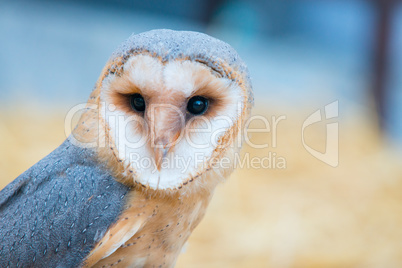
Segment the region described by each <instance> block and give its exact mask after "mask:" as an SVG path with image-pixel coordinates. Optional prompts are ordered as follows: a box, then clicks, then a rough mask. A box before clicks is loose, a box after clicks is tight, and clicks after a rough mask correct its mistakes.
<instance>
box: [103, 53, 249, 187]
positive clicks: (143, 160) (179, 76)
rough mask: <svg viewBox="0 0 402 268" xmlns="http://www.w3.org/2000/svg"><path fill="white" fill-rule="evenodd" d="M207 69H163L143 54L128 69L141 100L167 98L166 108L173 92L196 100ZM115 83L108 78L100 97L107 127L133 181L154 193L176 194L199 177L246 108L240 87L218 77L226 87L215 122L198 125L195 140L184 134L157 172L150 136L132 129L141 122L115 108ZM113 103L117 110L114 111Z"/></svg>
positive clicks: (175, 65)
mask: <svg viewBox="0 0 402 268" xmlns="http://www.w3.org/2000/svg"><path fill="white" fill-rule="evenodd" d="M205 69H208V67H206V66H204V65H203V64H201V63H198V62H190V61H172V62H168V63H167V64H165V65H164V64H162V63H161V62H160V61H159V60H158V59H155V58H153V57H150V56H144V55H139V56H134V57H132V58H130V59H129V60H128V61H127V62H126V63H125V65H124V70H125V72H127V73H128V74H129V79H130V80H131V82H132V83H133V84H135V85H136V87H137V88H139V89H140V91H141V92H142V94H143V95H146V94H161V95H163V94H165V95H166V103H167V104H169V103H168V102H169V98H168V97H169V94H170V93H169V92H172V91H173V92H174V91H176V92H177V91H180V92H181V93H183V95H184V96H185V97H186V98H188V97H190V96H193V95H197V90H199V86H200V85H198V84H196V79H195V74H196V73H197V72H199V71H201V70H205ZM208 71H209V70H208ZM116 79H121V77H119V76H116V75H109V77H107V78H106V79H105V80H104V81H103V84H102V88H101V95H100V98H101V103H103V105H104V107H105V108H106V113H105V117H106V118H105V122H106V123H107V124H108V127H109V129H110V130H109V133H110V135H111V137H112V138H113V140H114V142H115V146H116V148H117V151H118V157H119V158H120V159H121V160H123V161H124V163H125V164H126V165H127V166H129V167H130V168H132V169H133V170H134V171H135V172H133V174H135V175H136V176H137V177H135V178H133V179H135V180H137V181H139V182H140V183H142V184H144V185H149V186H150V187H151V188H154V189H156V188H158V189H169V188H172V189H173V188H176V187H178V186H180V185H181V184H183V182H186V181H188V180H189V179H190V178H191V177H193V176H195V175H197V171H199V170H201V168H202V167H203V165H206V164H207V163H206V160H208V159H209V158H210V157H211V155H212V153H213V151H214V150H215V148H216V146H217V141H218V139H219V137H221V136H222V135H223V134H225V133H226V132H227V131H228V130H229V129H230V128H231V127H232V126H233V124H235V123H236V122H237V120H238V119H239V116H240V114H241V111H242V109H243V105H244V103H243V102H244V100H243V97H242V94H241V90H240V87H239V86H238V85H237V84H235V83H234V82H232V81H230V80H228V79H226V78H218V77H216V78H214V79H219V80H220V81H221V82H223V83H222V86H223V87H225V88H224V92H225V100H226V101H225V106H224V107H223V109H220V111H219V112H217V113H216V115H215V116H214V117H213V118H209V120H208V121H205V124H201V125H200V124H198V125H200V126H199V128H198V129H193V130H191V131H192V132H193V133H192V134H191V135H186V134H184V135H182V137H181V138H180V139H179V140H178V142H177V144H176V145H175V146H174V147H173V148H172V150H170V151H169V152H168V153H167V154H166V156H165V157H164V161H163V163H162V167H161V169H160V171H159V170H158V169H157V168H156V165H155V162H153V161H154V151H153V149H152V146H151V145H150V144H149V143H150V139H149V137H148V136H145V137H144V136H143V134H142V133H141V132H139V131H138V129H136V128H135V127H132V126H130V125H133V124H131V123H130V120H137V119H138V118H139V117H138V116H137V117H136V116H133V115H132V114H127V113H126V112H125V111H122V110H119V108H118V107H117V106H116V105H115V104H114V103H113V98H112V97H111V96H112V94H111V93H112V92H111V90H112V89H111V88H110V85H111V83H113V81H115V80H116ZM111 104H113V105H114V106H112V107H117V108H116V109H110V108H109V107H110V105H111ZM183 105H185V106H186V105H187V104H186V103H184V104H183ZM210 108H211V109H213V108H214V107H210ZM136 118H137V119H136ZM158 120H166V118H163V116H161V117H160V118H157V119H156V122H155V124H160V123H161V122H160V121H158ZM186 131H188V129H187V130H186ZM190 137H191V138H190ZM127 175H129V174H127ZM133 176H134V175H133Z"/></svg>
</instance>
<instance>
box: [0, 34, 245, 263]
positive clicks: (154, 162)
mask: <svg viewBox="0 0 402 268" xmlns="http://www.w3.org/2000/svg"><path fill="white" fill-rule="evenodd" d="M252 103H253V95H252V87H251V82H250V78H249V74H248V70H247V67H246V65H245V64H244V63H243V61H242V60H241V59H240V58H239V56H238V55H237V53H236V52H235V50H234V49H233V48H232V47H230V46H229V45H228V44H226V43H224V42H222V41H220V40H217V39H215V38H212V37H210V36H208V35H206V34H202V33H197V32H185V31H172V30H153V31H149V32H145V33H141V34H137V35H132V36H131V37H130V38H129V39H128V40H127V41H125V42H124V43H123V44H122V45H121V46H120V47H119V48H118V49H117V50H116V51H115V52H114V53H113V54H112V57H111V58H110V59H109V61H108V62H107V64H106V66H105V67H104V69H103V71H102V73H101V75H100V77H99V79H98V81H97V83H96V85H95V88H94V90H93V91H92V93H91V95H90V97H89V100H88V102H87V104H86V108H85V109H84V111H83V112H82V115H81V118H80V119H79V122H78V124H77V126H76V127H75V129H74V130H73V131H72V133H71V135H69V137H68V138H67V139H66V140H65V141H64V143H63V144H62V145H61V146H60V147H58V148H57V149H55V150H54V151H53V152H52V153H50V154H49V155H48V156H47V157H45V158H43V159H42V160H41V161H39V162H38V163H37V164H35V165H34V166H33V167H31V168H30V169H28V170H27V171H26V172H24V173H23V174H22V175H20V176H19V177H17V178H16V179H15V180H14V181H13V182H11V183H10V184H9V185H7V186H6V187H5V188H4V189H3V190H2V191H1V194H0V217H1V222H0V266H1V267H19V266H21V267H22V266H25V267H108V266H112V265H113V266H118V267H173V266H174V264H175V262H176V259H177V257H178V255H179V253H180V251H181V248H182V247H183V245H184V243H185V242H186V241H187V239H188V238H189V236H190V234H191V232H192V231H193V230H194V228H195V227H196V226H197V225H198V224H199V222H200V221H201V219H202V217H203V216H204V214H205V211H206V208H207V206H208V203H209V201H210V199H211V197H212V194H213V191H214V189H215V187H216V185H217V184H218V183H220V182H222V181H224V180H225V178H226V177H228V175H229V174H230V173H231V172H232V170H233V169H234V163H235V158H236V157H235V155H236V154H237V153H238V151H239V149H240V146H241V142H242V136H243V135H242V131H243V130H244V127H245V124H246V120H247V118H248V117H249V114H250V110H251V107H252Z"/></svg>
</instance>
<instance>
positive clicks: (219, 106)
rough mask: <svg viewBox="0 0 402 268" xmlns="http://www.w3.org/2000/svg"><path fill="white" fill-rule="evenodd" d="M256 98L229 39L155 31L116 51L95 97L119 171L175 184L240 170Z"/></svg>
mask: <svg viewBox="0 0 402 268" xmlns="http://www.w3.org/2000/svg"><path fill="white" fill-rule="evenodd" d="M252 101H253V96H252V89H251V84H250V80H249V75H248V71H247V67H246V65H245V64H244V63H243V62H242V60H241V59H240V58H239V56H238V55H237V53H236V52H235V51H234V49H233V48H232V47H230V46H229V45H228V44H226V43H224V42H222V41H219V40H217V39H214V38H212V37H210V36H208V35H205V34H201V33H196V32H179V31H171V30H154V31H150V32H146V33H142V34H138V35H133V36H131V37H130V38H129V39H128V40H127V41H126V42H125V43H123V44H122V45H121V47H120V48H119V49H118V50H117V51H116V52H114V54H113V55H112V57H111V59H110V60H109V62H108V63H107V64H106V66H105V68H104V71H103V72H102V74H101V76H100V78H99V80H98V82H97V84H96V88H95V90H94V91H93V93H92V95H91V98H90V101H89V103H90V104H96V105H97V107H98V111H97V115H98V118H99V119H100V124H99V131H97V132H98V133H97V134H96V135H97V136H98V139H99V140H100V141H99V142H98V145H97V148H98V152H99V154H100V155H101V156H103V159H105V161H107V162H108V164H109V165H110V166H113V167H114V170H115V172H116V173H117V177H120V178H121V179H122V180H124V182H125V183H134V184H141V185H143V186H145V187H149V188H152V189H172V190H175V189H181V188H182V187H184V186H185V185H187V184H194V183H198V184H202V183H203V180H206V178H208V177H211V176H208V174H213V175H214V176H212V177H215V178H220V177H225V176H227V175H228V174H229V173H230V172H231V171H232V170H233V166H234V161H235V159H236V157H235V153H237V152H238V151H239V148H240V146H241V141H242V136H243V133H242V130H243V128H244V124H245V121H246V119H247V118H248V116H249V112H250V108H251V106H252ZM88 118H89V115H85V114H84V116H83V119H81V121H82V124H85V122H84V121H85V120H88ZM93 135H95V134H93Z"/></svg>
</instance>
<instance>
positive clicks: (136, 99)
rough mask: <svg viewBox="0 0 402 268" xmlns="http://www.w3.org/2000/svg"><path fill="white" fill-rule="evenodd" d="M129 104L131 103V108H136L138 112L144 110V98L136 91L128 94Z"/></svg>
mask: <svg viewBox="0 0 402 268" xmlns="http://www.w3.org/2000/svg"><path fill="white" fill-rule="evenodd" d="M130 105H131V108H133V109H134V110H136V111H138V112H143V111H145V100H144V98H143V97H142V96H141V94H138V93H137V94H134V95H132V96H130Z"/></svg>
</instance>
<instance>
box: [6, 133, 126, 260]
mask: <svg viewBox="0 0 402 268" xmlns="http://www.w3.org/2000/svg"><path fill="white" fill-rule="evenodd" d="M129 191H130V189H129V188H128V187H126V186H124V185H122V184H120V183H118V182H116V180H115V179H114V178H113V177H112V176H111V175H110V174H109V172H108V171H107V170H106V169H104V168H103V167H102V165H101V164H100V163H98V162H97V161H96V156H95V153H94V152H93V151H92V150H91V149H85V148H79V147H76V146H74V145H72V144H71V143H70V142H69V141H68V140H66V141H65V142H64V143H63V144H62V145H61V146H60V147H59V148H57V149H56V150H55V151H53V152H52V153H51V154H49V155H48V156H47V157H45V158H44V159H42V160H41V161H39V162H38V163H37V164H35V165H34V166H33V167H31V168H30V169H28V170H27V171H26V172H24V173H23V174H21V175H20V176H19V177H18V178H16V179H15V180H14V181H13V182H12V183H10V184H9V185H8V186H6V187H5V188H4V189H3V190H2V191H1V192H0V219H1V221H0V267H18V266H23V267H77V266H80V265H81V264H82V262H83V260H85V259H86V257H87V256H88V254H89V253H90V252H91V250H92V249H93V248H94V246H95V245H96V244H97V243H98V242H99V241H100V240H101V239H102V238H103V237H104V235H105V233H106V232H107V230H108V229H109V227H110V226H112V225H113V224H114V223H115V222H116V220H117V218H118V217H119V215H120V213H121V212H122V209H123V206H124V204H125V202H126V199H127V197H126V196H127V194H128V192H129Z"/></svg>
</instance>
